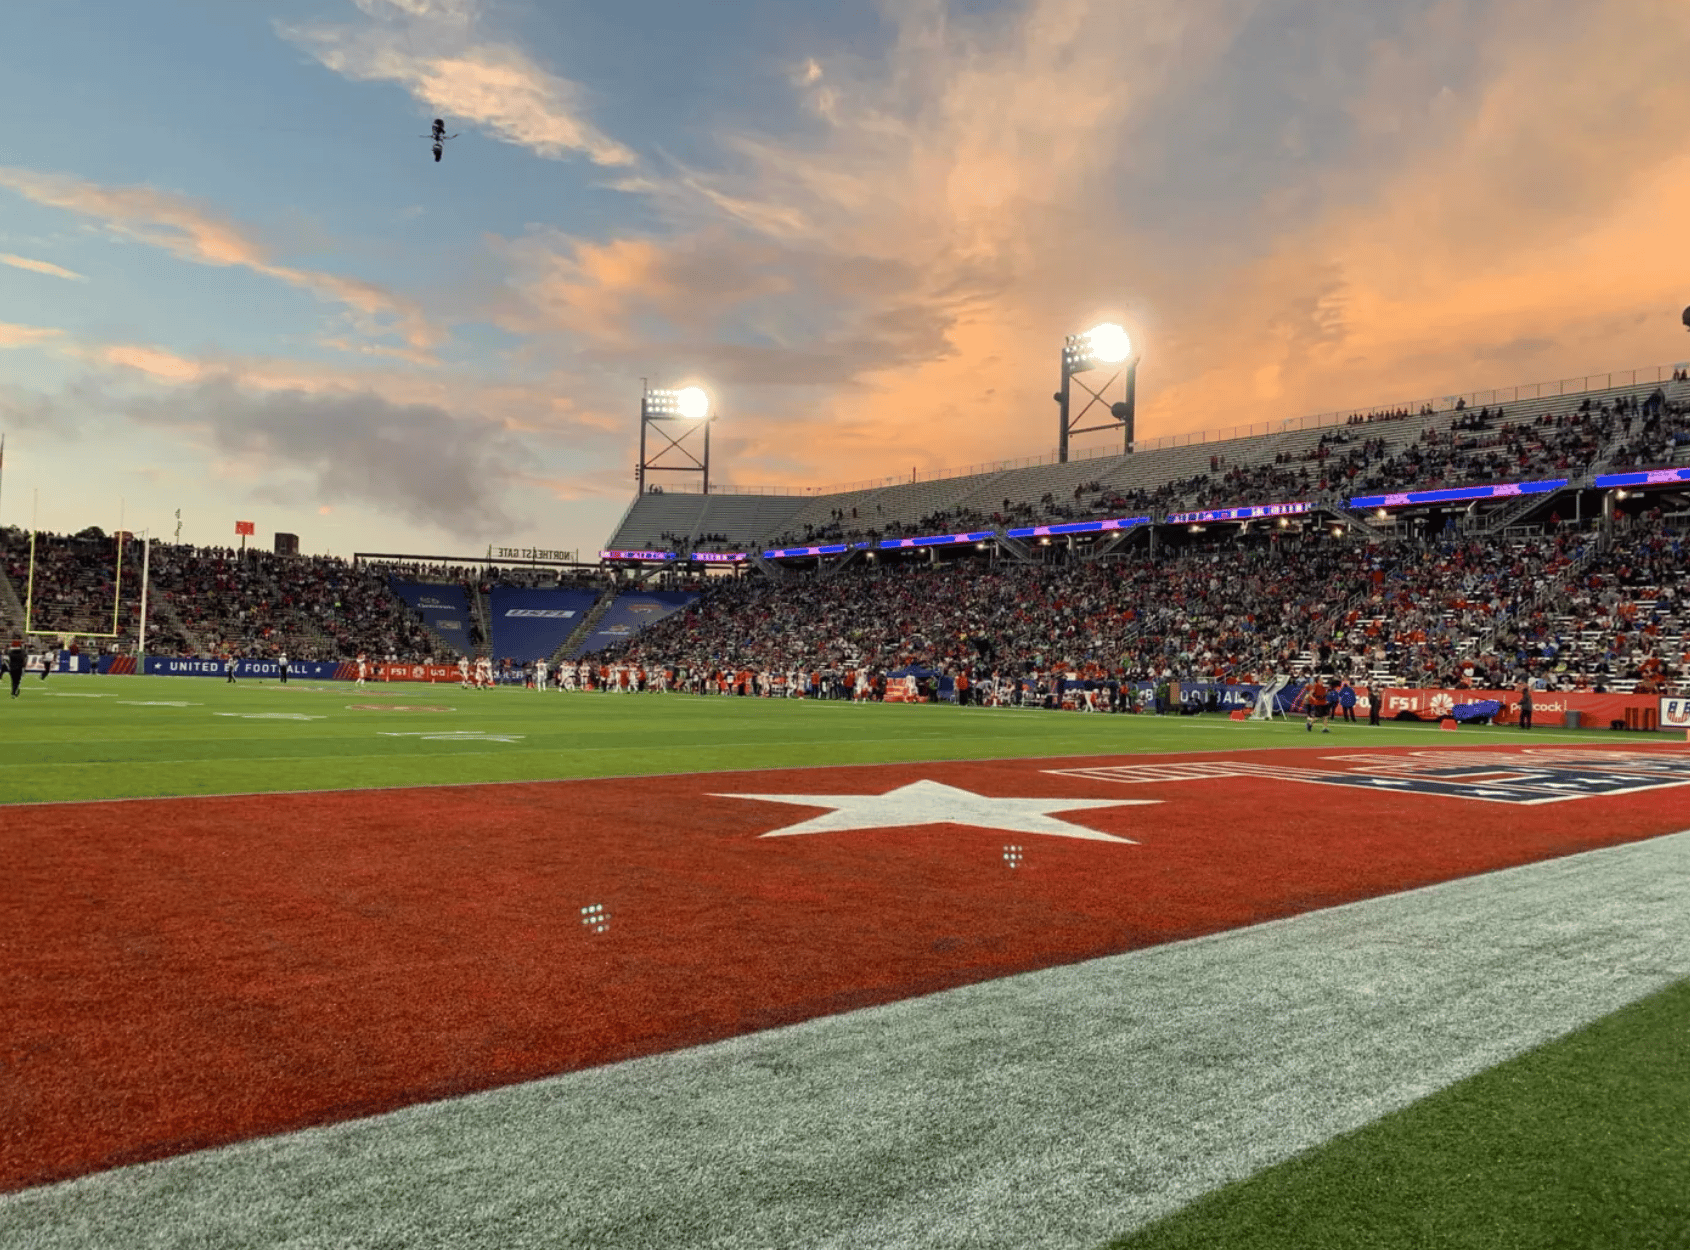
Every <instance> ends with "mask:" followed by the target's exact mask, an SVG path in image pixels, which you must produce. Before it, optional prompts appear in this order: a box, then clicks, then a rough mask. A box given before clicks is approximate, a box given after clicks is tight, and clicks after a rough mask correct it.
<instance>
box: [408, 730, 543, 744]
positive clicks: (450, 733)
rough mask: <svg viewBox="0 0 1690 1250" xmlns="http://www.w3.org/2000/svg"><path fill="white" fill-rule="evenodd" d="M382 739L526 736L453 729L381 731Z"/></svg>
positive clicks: (505, 738) (483, 739)
mask: <svg viewBox="0 0 1690 1250" xmlns="http://www.w3.org/2000/svg"><path fill="white" fill-rule="evenodd" d="M381 736H382V737H383V738H421V739H422V740H423V741H424V742H521V741H522V740H523V739H524V738H526V737H527V736H528V735H527V734H506V733H492V732H490V731H487V730H482V729H453V730H446V731H444V732H442V733H428V732H426V731H423V730H411V731H409V732H397V731H392V730H382V731H381Z"/></svg>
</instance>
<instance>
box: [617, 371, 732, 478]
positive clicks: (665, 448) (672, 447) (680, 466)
mask: <svg viewBox="0 0 1690 1250" xmlns="http://www.w3.org/2000/svg"><path fill="white" fill-rule="evenodd" d="M710 409H711V404H710V396H709V395H708V394H707V393H706V392H705V390H704V388H703V387H698V386H683V387H682V388H681V389H680V390H653V389H652V388H651V387H649V386H647V387H646V388H645V394H644V396H643V397H642V398H641V399H640V463H639V466H638V468H637V469H636V470H635V477H636V480H637V481H638V483H639V492H640V494H642V495H643V494H645V492H646V488H647V487H646V475H647V474H649V473H697V474H699V476H700V483H701V489H702V493H704V494H706V495H708V494H709V493H710V427H711V425H712V424H714V423H715V420H716V414H715V413H714V412H712V411H711V410H710ZM647 431H652V432H653V433H655V434H656V436H657V438H659V439H662V445H661V446H659V447H657V450H655V451H652V450H651V447H652V446H653V445H654V442H655V440H654V439H651V438H649V437H648V435H647ZM671 431H673V432H671ZM700 444H702V446H700Z"/></svg>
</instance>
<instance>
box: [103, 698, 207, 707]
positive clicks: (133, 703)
mask: <svg viewBox="0 0 1690 1250" xmlns="http://www.w3.org/2000/svg"><path fill="white" fill-rule="evenodd" d="M118 702H119V703H122V704H125V705H127V706H129V707H204V706H205V704H203V703H178V702H176V701H174V700H171V699H119V700H118Z"/></svg>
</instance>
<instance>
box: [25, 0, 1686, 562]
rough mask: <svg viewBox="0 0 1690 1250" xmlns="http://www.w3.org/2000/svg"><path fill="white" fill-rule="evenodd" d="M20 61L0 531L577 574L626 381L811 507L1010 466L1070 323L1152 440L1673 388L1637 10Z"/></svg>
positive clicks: (743, 17)
mask: <svg viewBox="0 0 1690 1250" xmlns="http://www.w3.org/2000/svg"><path fill="white" fill-rule="evenodd" d="M10 33H11V36H12V37H11V38H9V39H8V40H7V42H6V44H5V46H4V47H3V48H0V108H4V110H5V115H6V116H7V117H8V118H10V119H11V124H10V125H9V127H8V130H7V142H6V144H5V147H4V152H3V155H0V366H3V369H4V372H3V373H0V429H4V430H5V431H6V433H7V445H6V446H7V457H6V469H7V470H8V471H7V472H6V475H5V483H4V495H3V496H0V522H5V523H10V524H27V523H29V521H30V519H31V516H32V515H35V516H37V517H38V519H39V523H40V524H41V525H42V526H43V527H45V528H53V529H61V530H62V529H73V528H80V527H81V526H83V525H86V524H90V523H96V524H101V525H103V526H105V527H107V528H110V527H111V526H112V525H114V524H115V523H116V520H117V517H118V512H119V509H120V507H121V509H122V515H123V517H124V520H125V521H126V523H127V524H129V525H130V526H131V527H132V528H143V527H151V528H152V529H153V530H154V532H161V531H162V532H173V531H174V525H175V521H174V515H173V514H174V512H175V510H176V509H178V508H180V509H181V510H182V512H183V537H184V539H186V540H189V541H196V542H220V541H225V540H226V539H227V537H228V536H229V535H230V534H231V533H232V529H233V522H234V521H235V520H236V519H237V518H239V519H252V520H255V521H256V522H257V523H258V529H259V533H260V534H261V535H268V534H269V533H270V532H272V531H275V530H289V531H294V532H298V533H299V534H300V535H301V538H302V540H303V543H304V545H305V547H306V548H308V549H310V550H319V551H320V550H332V551H336V552H340V553H347V552H350V551H353V550H411V551H427V552H436V551H443V552H447V553H458V552H464V553H467V552H471V551H475V550H479V549H482V548H484V547H485V546H486V544H487V543H488V542H497V543H500V544H501V545H504V544H515V543H520V544H522V545H541V546H547V547H574V548H580V549H582V550H583V551H587V550H592V549H595V548H596V546H597V545H598V544H599V542H600V541H601V540H602V539H603V538H604V537H605V536H606V534H607V533H608V532H609V530H610V528H611V527H612V526H613V525H614V523H615V521H616V519H617V517H618V516H619V515H620V513H621V511H622V509H623V508H624V507H625V506H626V504H627V500H628V497H629V494H630V492H631V488H632V483H631V472H630V470H631V465H632V461H633V458H634V436H635V422H634V414H635V411H636V406H637V401H638V393H639V385H640V378H641V377H642V376H644V377H650V378H652V380H653V381H654V383H659V384H661V383H679V382H683V381H693V380H696V381H699V382H702V383H704V384H706V385H707V386H708V387H709V388H710V389H711V390H712V392H713V394H714V395H715V396H716V400H717V404H718V407H719V409H720V412H721V420H720V422H719V424H718V426H717V430H716V433H717V448H718V472H717V478H718V480H726V481H731V482H740V483H760V484H761V483H767V484H785V485H818V484H825V483H830V482H838V481H844V480H850V479H856V478H862V477H869V476H878V475H882V474H888V473H895V472H899V471H902V470H907V468H908V466H910V465H912V464H917V465H921V466H923V467H926V468H935V467H939V466H944V465H961V464H968V463H971V462H977V461H981V460H986V459H991V458H996V457H1007V456H1018V455H1030V454H1040V453H1043V452H1046V451H1048V450H1049V445H1050V444H1051V442H1052V441H1053V439H1052V434H1053V430H1052V429H1051V428H1050V427H1051V425H1052V422H1053V420H1054V414H1053V413H1052V412H1051V405H1050V402H1049V398H1048V396H1049V391H1050V389H1051V387H1052V384H1053V381H1054V379H1053V378H1052V377H1051V374H1052V372H1053V369H1052V358H1053V357H1054V355H1055V351H1056V348H1057V346H1059V344H1060V341H1061V336H1062V335H1063V334H1064V333H1066V332H1068V331H1070V330H1073V329H1077V328H1081V327H1083V326H1084V325H1087V324H1090V322H1091V320H1092V319H1094V318H1096V317H1098V316H1103V315H1109V316H1113V317H1116V318H1120V319H1122V320H1124V321H1125V322H1126V323H1127V324H1128V325H1129V327H1130V328H1131V329H1132V330H1133V332H1134V334H1135V336H1136V337H1137V338H1138V340H1139V341H1140V343H1141V344H1142V346H1143V349H1144V352H1145V365H1144V369H1143V372H1142V375H1141V376H1142V404H1141V417H1140V423H1141V430H1142V432H1143V433H1144V434H1146V435H1149V436H1154V435H1158V434H1165V433H1174V432H1182V431H1186V430H1194V429H1204V428H1216V427H1222V426H1230V425H1234V424H1241V423H1247V422H1252V421H1261V420H1269V419H1275V418H1279V417H1284V416H1292V415H1297V414H1299V413H1302V412H1309V411H1319V410H1324V409H1329V408H1338V407H1346V406H1350V405H1364V404H1372V403H1386V402H1394V401H1399V400H1406V399H1411V398H1419V397H1423V396H1432V395H1439V394H1446V393H1452V392H1456V391H1462V390H1467V389H1471V388H1476V387H1488V386H1504V385H1509V384H1512V383H1516V382H1528V381H1535V380H1539V379H1541V378H1552V377H1563V376H1577V375H1581V374H1584V373H1587V372H1592V371H1607V370H1613V369H1630V368H1634V367H1643V366H1655V365H1659V364H1671V363H1674V362H1675V361H1676V360H1678V359H1680V358H1682V357H1684V356H1686V355H1690V350H1686V343H1685V341H1684V337H1683V333H1682V330H1681V329H1679V328H1678V327H1677V325H1676V322H1677V309H1678V308H1680V307H1682V305H1683V304H1684V303H1685V302H1687V301H1690V261H1687V260H1686V254H1685V250H1684V248H1683V243H1682V204H1683V203H1684V202H1685V195H1686V192H1687V191H1690V137H1687V132H1686V131H1685V128H1684V126H1683V118H1684V117H1685V116H1690V75H1685V74H1684V73H1683V66H1684V65H1685V64H1686V63H1690V15H1687V13H1686V10H1685V8H1684V6H1682V5H1678V4H1669V3H1665V2H1664V0H1578V2H1575V0H1533V2H1532V3H1529V4H1528V3H1522V2H1513V0H1393V2H1392V3H1384V2H1383V0H1349V2H1347V3H1339V2H1337V0H1144V2H1143V3H1139V4H1135V5H1133V6H1121V5H1118V4H1109V3H1106V2H1105V0H1021V2H1020V3H1004V4H996V5H991V4H982V3H954V4H948V5H947V4H945V3H943V2H942V0H908V2H905V3H898V2H895V0H886V2H885V3H882V4H830V5H813V6H806V5H797V4H792V3H780V4H777V3H773V2H772V0H743V2H742V0H725V2H724V3H719V4H714V5H696V4H692V5H687V4H678V3H672V2H663V0H630V2H628V3H622V4H618V5H614V6H609V5H604V4H589V3H578V2H571V3H543V4H542V3H537V2H533V0H528V2H524V0H301V2H296V3H282V4H276V5H269V6H266V5H261V4H250V5H249V4H241V5H230V4H225V3H220V2H214V0H160V2H157V3H152V4H148V5H144V6H142V5H132V4H122V3H116V2H115V0H103V2H98V3H96V2H93V0H55V2H54V3H51V4H46V3H42V4H35V5H30V6H27V7H26V8H25V9H24V11H23V12H22V13H21V14H17V15H14V16H13V19H12V23H11V31H10ZM436 115H439V116H442V117H445V118H446V120H447V122H448V125H449V128H450V129H452V130H454V131H457V132H459V133H460V136H461V137H460V138H458V139H457V140H455V141H454V142H453V143H452V144H450V145H449V148H448V153H447V156H446V159H445V161H444V162H442V163H441V164H439V165H435V164H434V163H433V162H432V161H431V160H430V159H429V156H428V151H427V143H426V141H425V140H423V139H421V138H420V137H419V136H420V135H421V134H422V133H423V132H424V131H425V130H426V128H427V122H428V119H429V118H430V117H433V116H436ZM1675 205H1676V207H1674V206H1675ZM37 499H39V503H38V504H37V502H36V500H37Z"/></svg>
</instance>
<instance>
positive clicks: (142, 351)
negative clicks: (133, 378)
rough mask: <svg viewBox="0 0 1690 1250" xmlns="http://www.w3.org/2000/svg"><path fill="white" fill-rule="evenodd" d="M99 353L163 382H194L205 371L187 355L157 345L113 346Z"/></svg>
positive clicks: (112, 361) (114, 361) (108, 359)
mask: <svg viewBox="0 0 1690 1250" xmlns="http://www.w3.org/2000/svg"><path fill="white" fill-rule="evenodd" d="M99 354H100V356H101V357H102V358H103V359H104V360H106V361H107V362H109V363H111V364H114V365H121V366H122V367H123V368H125V369H134V370H136V371H137V372H139V373H144V374H146V375H147V376H148V377H151V378H157V379H159V380H160V381H163V382H193V381H196V380H197V379H198V378H200V377H201V376H202V375H203V374H204V373H205V370H204V369H203V368H202V367H201V366H200V365H198V364H196V363H195V362H193V361H191V360H188V359H187V358H186V357H183V356H178V355H176V353H174V352H167V351H164V350H162V349H160V348H156V347H137V346H113V347H107V348H105V349H104V350H103V351H101V352H100V353H99Z"/></svg>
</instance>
